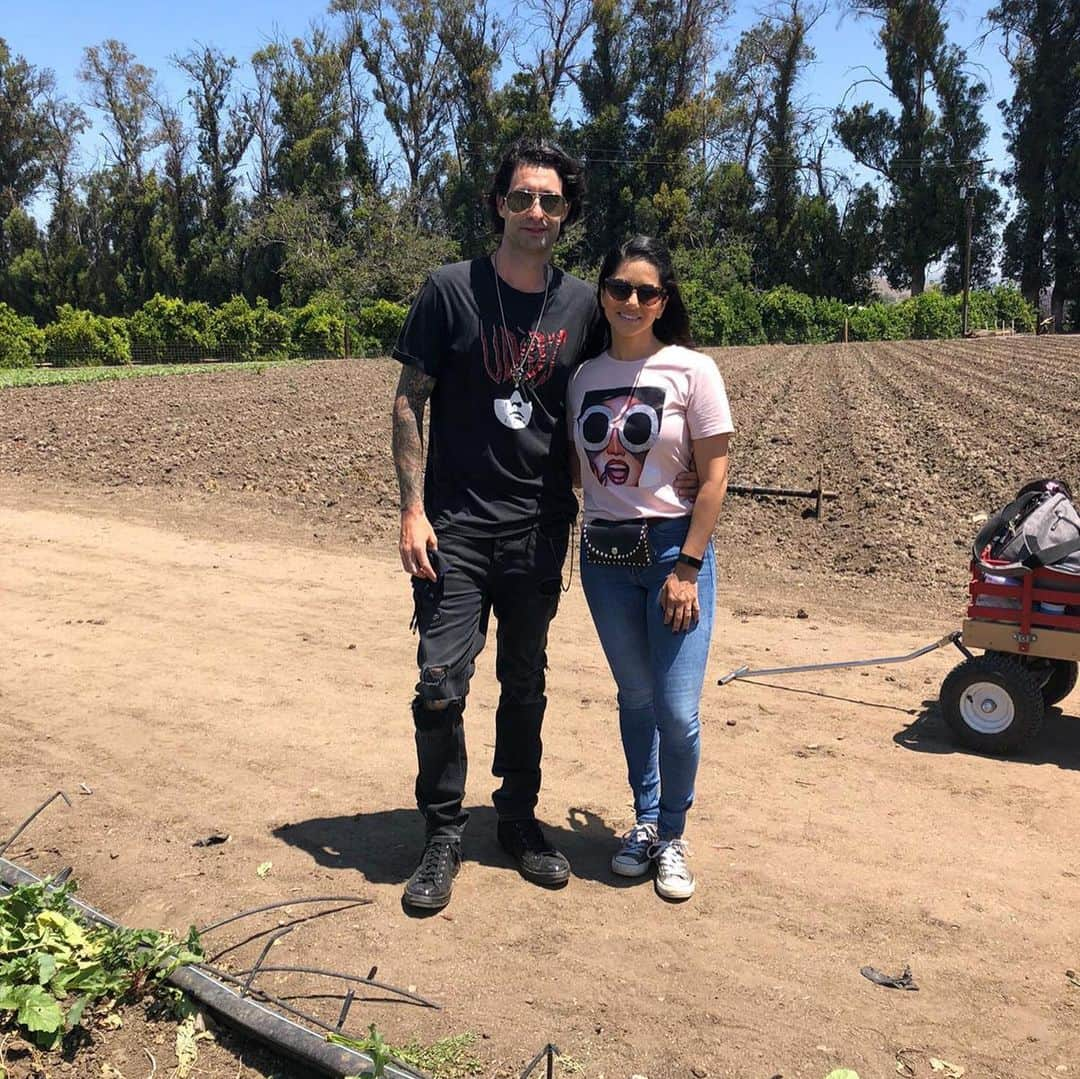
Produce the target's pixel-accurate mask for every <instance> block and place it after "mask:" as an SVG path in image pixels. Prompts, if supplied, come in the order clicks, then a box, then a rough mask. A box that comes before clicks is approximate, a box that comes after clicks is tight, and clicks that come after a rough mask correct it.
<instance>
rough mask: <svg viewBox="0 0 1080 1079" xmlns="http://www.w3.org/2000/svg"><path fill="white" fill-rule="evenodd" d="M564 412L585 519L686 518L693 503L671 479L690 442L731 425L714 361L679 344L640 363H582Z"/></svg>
mask: <svg viewBox="0 0 1080 1079" xmlns="http://www.w3.org/2000/svg"><path fill="white" fill-rule="evenodd" d="M566 409H567V421H568V429H569V431H570V437H571V438H572V439H573V441H574V447H575V449H576V451H577V455H578V460H579V461H580V463H581V486H582V490H583V492H584V495H585V519H586V520H587V521H591V520H593V519H594V518H597V517H599V518H601V519H604V520H610V521H614V520H625V519H627V518H631V517H685V516H686V515H687V514H688V513H690V512H691V511H692V509H693V503H691V502H686V501H683V500H682V499H680V498H679V497H678V495H676V493H675V489H674V487H673V486H672V483H673V482H674V480H675V477H676V476H677V475H678V474H679V473H680V472H682V471H685V470H686V469H687V468H688V467H689V464H690V457H691V449H692V440H693V439H695V438H709V437H710V436H712V435H723V434H728V433H730V432H731V431H733V430H734V427H733V426H732V423H731V408H730V406H729V404H728V399H727V391H726V390H725V389H724V380H723V378H721V376H720V372H719V371H718V370H717V368H716V364H715V362H714V361H713V360H711V359H710V358H709V357H708V356H706V355H705V354H704V353H701V352H695V351H694V350H693V349H689V348H684V347H683V346H682V345H665V346H664V347H663V348H662V349H660V350H659V352H655V353H653V355H651V356H647V357H646V358H645V359H644V360H616V359H613V358H612V357H611V355H610V354H609V353H607V352H602V353H600V355H599V356H597V357H595V358H594V359H591V360H586V361H585V363H583V364H582V365H581V366H580V367H579V368H578V369H577V370H576V371H575V372H574V374H573V376H572V377H571V380H570V389H569V392H568V394H567V403H566Z"/></svg>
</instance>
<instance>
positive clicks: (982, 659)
mask: <svg viewBox="0 0 1080 1079" xmlns="http://www.w3.org/2000/svg"><path fill="white" fill-rule="evenodd" d="M1045 711H1046V705H1045V702H1044V701H1043V690H1042V688H1041V687H1040V685H1039V679H1038V678H1037V677H1036V676H1035V674H1034V673H1033V672H1032V671H1030V670H1028V669H1027V668H1026V667H1025V666H1024V665H1023V664H1022V663H1021V662H1020V661H1019V660H1016V659H1014V658H1013V657H1012V656H1007V655H1003V654H1001V653H992V652H988V653H987V654H986V655H984V656H974V657H973V658H971V659H966V660H964V662H963V663H961V664H959V666H957V667H954V668H953V670H951V671H950V672H949V674H948V675H947V676H946V678H945V681H944V682H943V683H942V685H941V714H942V717H943V718H944V720H945V722H946V723H947V724H948V725H949V728H950V729H951V730H952V732H953V734H954V735H955V736H956V738H957V739H958V740H959V741H960V742H961V743H962V744H963V745H966V746H968V747H970V748H971V749H976V750H978V751H979V752H981V753H1009V752H1011V751H1013V750H1015V749H1018V748H1019V747H1020V746H1021V745H1022V744H1023V743H1024V742H1025V741H1027V739H1029V738H1031V737H1033V736H1034V735H1035V734H1036V733H1038V730H1039V728H1040V727H1041V726H1042V721H1043V715H1044V713H1045Z"/></svg>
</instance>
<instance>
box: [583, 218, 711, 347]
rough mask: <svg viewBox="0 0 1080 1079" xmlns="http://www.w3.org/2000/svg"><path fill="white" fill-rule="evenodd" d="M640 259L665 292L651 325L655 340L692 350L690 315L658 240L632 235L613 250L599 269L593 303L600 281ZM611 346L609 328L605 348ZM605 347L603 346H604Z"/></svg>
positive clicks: (668, 254) (599, 292) (601, 289)
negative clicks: (649, 267) (662, 307)
mask: <svg viewBox="0 0 1080 1079" xmlns="http://www.w3.org/2000/svg"><path fill="white" fill-rule="evenodd" d="M638 259H640V260H641V261H642V262H647V263H649V265H651V266H653V267H654V268H655V270H656V273H657V276H658V277H659V278H660V285H661V287H662V288H663V289H664V292H666V293H667V303H666V305H665V307H664V313H663V314H662V315H661V316H660V317H659V318H658V319H657V320H656V321H655V322H654V323H653V327H652V332H653V333H654V334H655V335H656V339H657V340H658V341H662V342H663V343H664V344H665V345H686V346H687V348H693V347H694V340H693V337H692V335H691V333H690V315H689V314H688V313H687V310H686V304H684V303H683V298H682V294H681V293H680V292H679V282H678V281H677V280H676V279H675V267H674V265H672V262H671V252H669V251H668V249H667V247H666V246H665V244H664V243H663V241H662V240H658V239H657V238H656V237H655V236H633V237H631V238H630V239H629V240H627V241H626V242H625V243H622V244H620V245H619V246H618V247H613V248H612V249H611V250H610V251H609V252H608V253H607V255H606V256H605V257H604V262H603V265H602V266H601V267H600V281H599V284H598V286H597V292H596V295H597V301H598V302H599V301H600V300H601V299H602V296H603V292H604V282H605V281H606V280H607V279H608V278H609V277H611V275H612V274H613V273H614V272H615V271H616V270H617V269H618V268H619V267H620V266H621V265H622V264H623V263H624V262H632V261H636V260H638ZM610 344H611V327H610V326H609V327H608V328H607V345H610ZM605 347H606V346H605Z"/></svg>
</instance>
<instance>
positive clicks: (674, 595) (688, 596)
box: [660, 562, 701, 633]
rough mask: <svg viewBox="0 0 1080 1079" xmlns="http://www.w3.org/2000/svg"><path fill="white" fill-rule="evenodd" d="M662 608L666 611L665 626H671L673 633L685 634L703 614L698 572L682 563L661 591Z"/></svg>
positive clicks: (674, 570) (665, 582)
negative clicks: (699, 597) (699, 599)
mask: <svg viewBox="0 0 1080 1079" xmlns="http://www.w3.org/2000/svg"><path fill="white" fill-rule="evenodd" d="M660 606H661V608H662V609H663V611H664V625H666V626H671V632H672V633H685V632H686V631H687V630H688V629H689V628H690V627H691V626H692V625H693V624H694V623H695V622H696V621H697V620H698V616H699V615H700V614H701V608H700V607H699V606H698V591H697V570H696V569H693V568H692V567H691V566H687V565H684V564H683V563H681V562H680V563H679V564H678V565H677V566H676V567H675V568H674V569H673V570H672V571H671V573H669V574H668V577H667V580H666V581H664V585H663V587H662V588H661V589H660Z"/></svg>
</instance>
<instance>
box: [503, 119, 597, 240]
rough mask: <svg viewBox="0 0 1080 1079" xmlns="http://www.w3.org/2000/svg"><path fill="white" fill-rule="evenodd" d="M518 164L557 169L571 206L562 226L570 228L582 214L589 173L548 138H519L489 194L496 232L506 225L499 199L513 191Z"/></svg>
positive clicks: (506, 157)
mask: <svg viewBox="0 0 1080 1079" xmlns="http://www.w3.org/2000/svg"><path fill="white" fill-rule="evenodd" d="M518 165H539V166H540V167H541V168H548V169H554V170H555V171H556V172H557V173H558V174H559V179H560V180H562V194H563V198H564V199H566V202H567V204H568V206H569V210H567V213H566V217H564V218H563V223H562V227H563V228H568V227H569V226H570V225H572V224H573V223H574V222H575V221H576V220H577V219H578V215H579V214H580V213H581V200H582V197H583V196H584V194H585V174H584V172H583V171H582V168H581V162H580V161H575V160H574V158H572V157H571V156H570V155H569V154H568V153H567V152H566V151H565V150H564V149H563V148H562V147H561V146H559V145H558V144H557V143H554V142H548V140H547V139H532V138H529V139H518V141H517V142H515V143H514V145H513V146H511V147H510V149H509V150H507V152H506V156H505V157H504V158H503V159H502V162H501V163H500V165H499V168H498V171H497V172H496V173H495V179H494V180H492V182H491V190H490V191H489V192H488V208H489V209H490V211H491V223H492V225H494V226H495V231H496V232H497V233H499V234H500V235H501V234H502V231H503V228H504V226H505V224H506V222H505V221H503V219H502V217H501V216H500V214H499V199H500V198H501V197H502V196H504V195H505V194H506V193H507V191H509V190H510V181H511V179H512V178H513V176H514V170H515V169H516V168H517V167H518Z"/></svg>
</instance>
